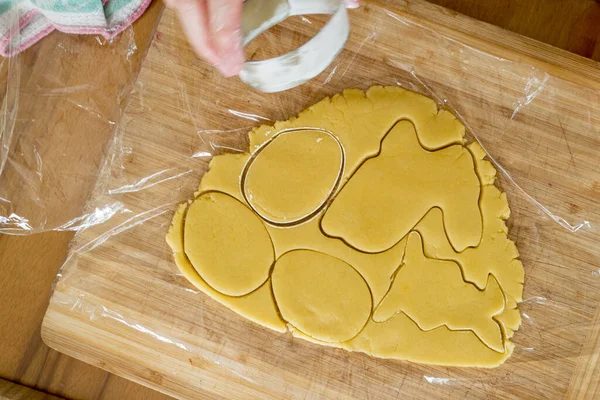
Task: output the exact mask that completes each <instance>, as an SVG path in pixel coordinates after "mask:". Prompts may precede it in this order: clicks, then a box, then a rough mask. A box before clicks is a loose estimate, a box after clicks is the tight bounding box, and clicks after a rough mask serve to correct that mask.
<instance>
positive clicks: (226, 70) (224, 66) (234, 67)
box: [216, 53, 245, 78]
mask: <svg viewBox="0 0 600 400" xmlns="http://www.w3.org/2000/svg"><path fill="white" fill-rule="evenodd" d="M244 61H245V60H244V55H243V53H232V54H229V55H227V56H225V57H222V58H221V60H220V62H219V63H218V64H217V65H216V67H217V69H218V70H219V72H220V73H221V74H222V75H223V76H225V77H227V78H229V77H231V76H235V75H237V74H239V73H240V71H241V70H242V68H244Z"/></svg>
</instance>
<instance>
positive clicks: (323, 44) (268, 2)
mask: <svg viewBox="0 0 600 400" xmlns="http://www.w3.org/2000/svg"><path fill="white" fill-rule="evenodd" d="M307 14H333V17H331V19H330V20H329V22H327V24H326V25H325V26H324V27H323V29H321V30H320V31H319V33H317V34H316V35H315V37H313V38H312V39H311V40H309V41H308V42H306V43H305V44H304V45H302V46H300V47H298V48H297V49H295V50H292V51H290V52H289V53H286V54H283V55H281V56H279V57H275V58H270V59H267V60H262V61H247V62H246V63H245V64H244V68H243V69H242V71H241V72H240V73H239V77H240V79H241V80H242V81H243V82H245V83H246V84H248V85H250V86H252V87H253V88H255V89H257V90H260V91H262V92H267V93H271V92H280V91H283V90H287V89H291V88H293V87H296V86H298V85H301V84H303V83H304V82H306V81H308V80H310V79H312V78H314V77H315V76H317V75H319V74H320V73H321V72H323V71H324V70H325V68H327V67H328V66H329V64H331V63H332V62H333V60H334V59H335V58H336V57H337V55H338V54H339V53H340V52H341V51H342V49H343V48H344V45H345V44H346V41H347V40H348V36H349V35H350V23H349V21H348V14H347V13H346V8H345V6H344V3H343V1H342V0H247V1H246V3H245V4H244V9H243V16H242V33H243V37H244V40H243V46H244V47H245V46H246V45H247V44H248V43H250V42H251V41H252V40H253V39H254V38H256V37H257V36H258V35H260V34H261V33H263V32H265V31H267V30H268V29H269V28H271V27H273V26H275V25H277V24H279V23H280V22H282V21H284V20H285V19H286V18H288V17H291V16H294V15H307Z"/></svg>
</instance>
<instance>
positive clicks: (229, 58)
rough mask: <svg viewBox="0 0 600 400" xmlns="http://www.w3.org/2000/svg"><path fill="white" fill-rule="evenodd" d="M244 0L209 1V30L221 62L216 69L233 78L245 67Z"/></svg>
mask: <svg viewBox="0 0 600 400" xmlns="http://www.w3.org/2000/svg"><path fill="white" fill-rule="evenodd" d="M242 7H243V0H208V15H209V25H210V27H209V29H210V31H211V35H210V37H211V38H212V41H213V45H214V48H215V49H216V52H217V56H218V58H219V61H218V62H217V64H216V67H217V68H218V69H219V71H221V73H222V74H223V75H225V76H233V75H236V74H237V73H238V72H240V71H241V69H242V67H243V66H244V50H243V48H242V33H241V24H242Z"/></svg>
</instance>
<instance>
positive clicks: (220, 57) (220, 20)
mask: <svg viewBox="0 0 600 400" xmlns="http://www.w3.org/2000/svg"><path fill="white" fill-rule="evenodd" d="M165 3H166V4H167V6H169V7H171V8H173V9H174V10H175V11H177V13H178V14H179V19H180V20H181V25H182V27H183V30H184V32H185V34H186V36H187V37H188V40H189V41H190V43H191V44H192V47H193V48H194V50H195V51H196V53H198V55H199V56H200V57H202V58H203V59H204V60H206V61H208V62H209V63H211V64H212V65H214V66H215V67H216V68H217V69H218V70H219V71H220V72H221V74H223V75H224V76H234V75H237V74H238V73H239V72H240V71H241V70H242V67H243V66H244V61H245V60H244V50H243V49H242V33H241V24H242V7H243V4H244V1H243V0H165ZM345 3H346V6H347V7H348V8H355V7H358V3H359V0H345Z"/></svg>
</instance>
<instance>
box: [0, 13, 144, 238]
mask: <svg viewBox="0 0 600 400" xmlns="http://www.w3.org/2000/svg"><path fill="white" fill-rule="evenodd" d="M9 17H11V18H17V17H18V15H17V13H16V12H14V13H12V14H11V15H10V16H9ZM18 34H19V33H18V31H16V32H15V35H18ZM142 39H143V38H136V37H135V34H134V30H133V28H132V27H129V28H128V29H126V30H125V31H124V32H123V33H122V34H120V35H119V36H117V37H115V38H114V39H111V40H107V39H105V38H103V37H101V36H92V35H83V36H77V35H66V34H63V33H58V32H57V33H53V34H51V35H50V36H49V37H48V38H47V39H45V40H42V41H41V42H39V43H38V44H36V45H35V46H34V47H33V48H31V49H29V50H27V51H26V52H24V53H21V54H19V55H16V56H14V57H11V58H2V59H0V78H1V79H0V100H1V105H0V233H5V234H17V235H23V234H30V233H38V232H44V231H51V230H72V231H75V230H78V229H80V228H84V227H88V226H92V225H95V224H98V223H102V222H104V221H106V220H107V219H109V218H110V217H111V216H112V215H114V214H115V213H117V212H120V211H122V210H121V209H120V206H119V205H118V204H104V205H102V206H100V207H99V208H97V209H88V210H86V211H85V212H84V211H83V206H84V204H85V202H86V200H87V198H88V196H89V193H90V191H91V189H92V188H93V187H94V185H95V183H96V180H97V178H98V170H99V168H100V164H101V163H102V162H104V160H107V159H108V158H110V157H111V154H110V153H109V151H110V150H111V149H112V148H109V147H107V143H109V142H110V141H111V140H112V139H113V138H114V136H115V134H116V132H117V128H118V122H119V120H120V118H121V115H122V113H123V110H124V107H125V105H126V99H127V95H128V94H129V92H130V91H131V88H132V85H133V82H134V81H135V78H136V77H137V74H138V73H139V68H140V62H141V59H142V56H143V54H141V53H142V52H141V51H140V50H139V48H143V47H142V46H140V45H141V43H139V40H142ZM15 42H19V40H15ZM97 59H102V60H103V64H102V66H101V68H99V67H98V66H97V65H95V64H94V63H96V62H97V61H96V60H97Z"/></svg>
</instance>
